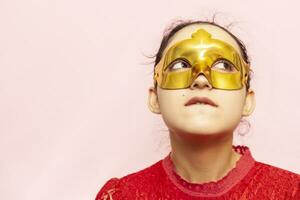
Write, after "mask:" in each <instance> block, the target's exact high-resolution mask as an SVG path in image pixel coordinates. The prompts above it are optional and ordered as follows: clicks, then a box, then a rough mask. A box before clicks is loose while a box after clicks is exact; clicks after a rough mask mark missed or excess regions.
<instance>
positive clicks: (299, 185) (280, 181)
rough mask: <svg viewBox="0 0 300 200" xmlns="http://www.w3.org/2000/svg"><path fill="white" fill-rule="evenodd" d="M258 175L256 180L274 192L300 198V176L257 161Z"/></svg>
mask: <svg viewBox="0 0 300 200" xmlns="http://www.w3.org/2000/svg"><path fill="white" fill-rule="evenodd" d="M255 164H256V166H257V169H258V170H257V174H256V176H255V177H256V179H257V180H258V182H259V183H263V184H264V185H267V186H268V188H271V189H272V191H273V192H274V191H277V192H280V193H285V194H286V195H288V196H290V197H293V198H294V197H295V196H296V195H297V197H299V195H300V174H297V173H295V172H292V171H289V170H286V169H283V168H280V167H277V166H274V165H270V164H267V163H263V162H259V161H256V163H255Z"/></svg>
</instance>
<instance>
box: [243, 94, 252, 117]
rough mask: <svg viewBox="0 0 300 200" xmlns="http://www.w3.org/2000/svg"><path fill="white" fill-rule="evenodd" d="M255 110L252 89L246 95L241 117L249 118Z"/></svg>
mask: <svg viewBox="0 0 300 200" xmlns="http://www.w3.org/2000/svg"><path fill="white" fill-rule="evenodd" d="M254 109H255V93H254V91H253V90H252V89H249V91H248V92H247V95H246V99H245V104H244V109H243V114H242V116H245V117H247V116H249V115H251V113H252V112H253V111H254Z"/></svg>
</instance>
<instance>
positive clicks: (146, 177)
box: [96, 21, 300, 200]
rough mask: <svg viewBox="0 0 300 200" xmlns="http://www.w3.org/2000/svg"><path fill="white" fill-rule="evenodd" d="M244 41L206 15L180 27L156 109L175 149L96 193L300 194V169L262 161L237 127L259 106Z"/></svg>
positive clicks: (171, 35)
mask: <svg viewBox="0 0 300 200" xmlns="http://www.w3.org/2000/svg"><path fill="white" fill-rule="evenodd" d="M250 72H251V69H250V62H249V60H248V56H247V51H246V48H245V46H244V45H243V43H242V42H241V41H240V40H239V39H238V38H237V37H235V36H234V35H233V34H232V33H230V32H229V31H228V30H227V29H226V28H224V27H222V26H220V25H218V24H216V23H214V22H204V21H187V22H182V23H180V24H178V25H177V26H175V27H173V28H172V29H171V30H170V31H169V32H168V33H167V34H166V35H165V36H164V38H163V40H162V43H161V46H160V48H159V51H158V53H157V54H156V60H155V68H154V87H150V88H149V101H148V106H149V109H150V110H151V111H152V112H153V113H156V114H161V115H162V118H163V120H164V122H165V124H166V125H167V127H168V130H169V136H170V143H171V149H172V150H171V152H169V154H168V155H166V157H165V158H163V159H161V160H159V161H158V162H156V163H154V164H153V165H151V166H149V167H147V168H145V169H143V170H140V171H138V172H135V173H132V174H129V175H126V176H124V177H121V178H111V179H110V180H108V181H107V182H106V183H105V184H104V186H103V187H102V188H101V190H100V191H99V192H98V194H97V196H96V200H112V199H113V200H121V199H122V200H125V199H128V200H135V199H141V200H177V199H178V200H185V199H247V200H249V199H259V200H264V199H273V200H275V199H276V200H280V199H282V200H288V199H294V200H296V199H298V200H299V199H300V188H299V187H300V175H299V174H296V173H293V172H290V171H287V170H284V169H281V168H278V167H275V166H271V165H268V164H266V163H262V162H258V161H256V160H255V159H254V158H253V157H252V155H251V152H250V149H249V147H247V146H241V145H237V146H235V145H233V132H234V130H235V128H236V127H237V126H238V124H239V122H240V120H241V118H242V117H247V116H249V115H250V114H251V113H252V112H253V110H254V108H255V95H254V91H253V90H252V89H250V75H249V73H250Z"/></svg>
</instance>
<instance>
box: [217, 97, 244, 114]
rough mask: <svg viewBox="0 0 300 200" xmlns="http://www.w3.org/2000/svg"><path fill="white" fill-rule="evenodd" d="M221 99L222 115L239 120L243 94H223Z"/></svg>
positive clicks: (242, 105)
mask: <svg viewBox="0 0 300 200" xmlns="http://www.w3.org/2000/svg"><path fill="white" fill-rule="evenodd" d="M222 99H223V100H222V107H223V111H224V115H226V117H228V119H229V120H230V119H231V120H240V118H241V115H242V112H243V107H244V100H245V99H244V97H243V95H242V94H238V93H237V94H231V95H225V96H224V97H223V98H222Z"/></svg>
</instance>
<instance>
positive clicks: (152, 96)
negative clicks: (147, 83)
mask: <svg viewBox="0 0 300 200" xmlns="http://www.w3.org/2000/svg"><path fill="white" fill-rule="evenodd" d="M148 108H149V109H150V110H151V112H153V113H156V114H160V108H159V102H158V96H157V92H156V90H155V88H154V87H153V86H152V87H150V88H149V96H148Z"/></svg>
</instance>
